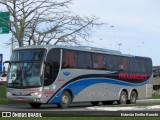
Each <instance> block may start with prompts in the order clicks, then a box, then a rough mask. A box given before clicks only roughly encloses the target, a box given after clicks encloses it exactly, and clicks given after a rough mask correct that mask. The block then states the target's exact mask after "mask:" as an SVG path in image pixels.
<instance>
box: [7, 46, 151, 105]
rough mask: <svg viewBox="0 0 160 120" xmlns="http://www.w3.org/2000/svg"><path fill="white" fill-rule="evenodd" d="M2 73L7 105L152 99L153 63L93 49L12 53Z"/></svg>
mask: <svg viewBox="0 0 160 120" xmlns="http://www.w3.org/2000/svg"><path fill="white" fill-rule="evenodd" d="M5 63H9V67H8V72H7V85H6V86H7V93H6V96H7V98H8V100H9V101H17V102H27V103H29V104H30V106H31V107H33V108H39V107H40V106H41V104H57V105H58V106H59V107H61V108H67V107H68V106H69V105H70V104H71V103H74V102H76V103H77V102H91V104H92V105H98V104H99V102H102V104H104V105H106V104H112V103H113V102H114V101H117V103H119V104H126V103H130V104H132V103H135V102H136V100H137V99H145V98H149V97H151V95H152V76H153V75H152V60H151V59H150V58H148V57H139V56H132V55H126V54H122V53H121V52H119V51H114V50H108V49H101V48H94V47H85V46H84V47H83V46H81V47H80V46H79V47H67V46H52V45H50V46H30V47H23V48H17V49H15V50H14V51H13V53H12V56H11V59H10V61H6V62H5Z"/></svg>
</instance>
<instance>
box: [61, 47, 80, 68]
mask: <svg viewBox="0 0 160 120" xmlns="http://www.w3.org/2000/svg"><path fill="white" fill-rule="evenodd" d="M62 67H63V68H74V67H77V52H76V51H71V50H64V52H63V64H62Z"/></svg>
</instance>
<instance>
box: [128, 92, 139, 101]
mask: <svg viewBox="0 0 160 120" xmlns="http://www.w3.org/2000/svg"><path fill="white" fill-rule="evenodd" d="M137 98H138V95H137V92H136V91H134V90H133V91H132V92H131V95H130V100H128V104H135V103H136V101H137Z"/></svg>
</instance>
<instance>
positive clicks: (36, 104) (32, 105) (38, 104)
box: [29, 103, 41, 108]
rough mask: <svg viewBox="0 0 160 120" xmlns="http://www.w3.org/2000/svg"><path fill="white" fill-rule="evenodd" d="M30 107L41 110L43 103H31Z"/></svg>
mask: <svg viewBox="0 0 160 120" xmlns="http://www.w3.org/2000/svg"><path fill="white" fill-rule="evenodd" d="M29 105H30V106H31V107H32V108H39V107H40V106H41V103H29Z"/></svg>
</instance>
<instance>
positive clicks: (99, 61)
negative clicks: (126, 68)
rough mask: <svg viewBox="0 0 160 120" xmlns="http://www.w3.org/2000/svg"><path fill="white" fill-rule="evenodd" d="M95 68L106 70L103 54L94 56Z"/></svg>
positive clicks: (94, 54)
mask: <svg viewBox="0 0 160 120" xmlns="http://www.w3.org/2000/svg"><path fill="white" fill-rule="evenodd" d="M92 61H93V68H94V69H105V56H104V55H102V54H96V53H93V54H92Z"/></svg>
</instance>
